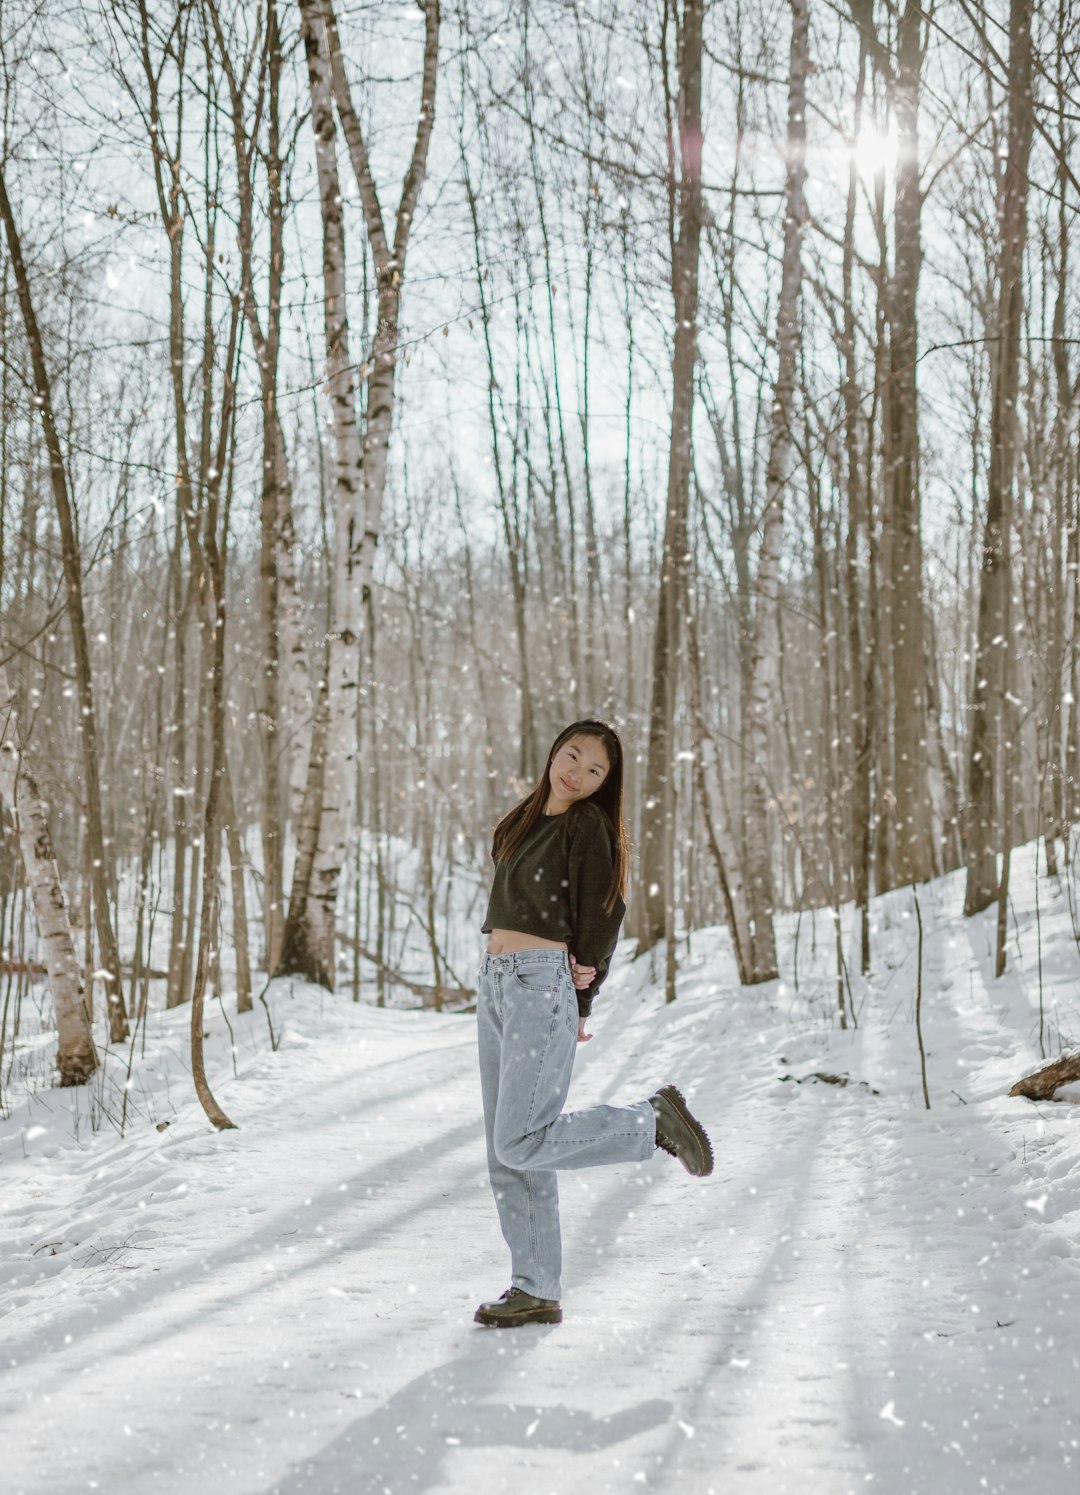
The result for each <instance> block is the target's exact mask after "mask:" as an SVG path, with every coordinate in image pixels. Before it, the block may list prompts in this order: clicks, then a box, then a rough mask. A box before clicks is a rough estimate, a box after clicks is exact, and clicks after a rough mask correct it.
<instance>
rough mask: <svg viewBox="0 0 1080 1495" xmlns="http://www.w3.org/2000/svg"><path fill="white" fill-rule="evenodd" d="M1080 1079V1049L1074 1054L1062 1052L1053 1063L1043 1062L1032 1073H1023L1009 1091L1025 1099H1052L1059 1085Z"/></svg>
mask: <svg viewBox="0 0 1080 1495" xmlns="http://www.w3.org/2000/svg"><path fill="white" fill-rule="evenodd" d="M1072 1080H1080V1049H1078V1050H1077V1052H1076V1053H1075V1054H1063V1055H1062V1057H1061V1058H1060V1059H1055V1060H1054V1062H1053V1064H1044V1065H1043V1067H1042V1068H1041V1069H1037V1070H1035V1072H1034V1073H1033V1074H1030V1075H1024V1076H1023V1077H1022V1078H1021V1079H1019V1080H1017V1082H1016V1084H1015V1085H1014V1086H1013V1087H1012V1089H1011V1090H1010V1091H1009V1094H1010V1095H1022V1096H1024V1097H1025V1098H1026V1099H1027V1100H1053V1098H1054V1091H1055V1090H1056V1089H1057V1088H1058V1086H1059V1085H1068V1084H1069V1083H1070V1081H1072Z"/></svg>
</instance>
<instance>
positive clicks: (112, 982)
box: [0, 166, 128, 1043]
mask: <svg viewBox="0 0 1080 1495" xmlns="http://www.w3.org/2000/svg"><path fill="white" fill-rule="evenodd" d="M0 219H2V220H3V223H4V229H5V232H6V235H7V241H8V251H9V253H10V256H11V269H12V273H13V275H14V277H15V289H16V292H17V294H18V299H19V308H20V310H21V312H22V319H23V326H24V328H25V331H26V342H27V346H28V348H29V350H30V361H31V366H32V369H33V378H34V405H35V406H36V408H37V411H38V413H39V415H40V416H41V423H42V427H43V429H44V433H45V449H46V452H47V453H48V458H49V477H50V480H51V485H52V492H53V500H54V503H55V506H56V517H57V522H58V524H59V527H60V543H61V551H62V555H63V566H64V581H65V584H66V590H67V614H68V622H69V625H70V627H71V641H72V646H73V653H74V656H75V680H76V689H77V693H78V701H79V715H80V720H79V740H80V743H81V747H82V763H83V774H84V776H85V781H86V835H87V845H88V849H89V852H90V880H91V886H92V896H93V906H94V929H95V932H96V934H97V941H98V953H99V955H100V958H101V963H102V970H101V973H100V974H101V979H102V981H103V982H104V986H105V996H106V1002H107V1004H108V1011H109V1036H110V1038H111V1039H112V1042H113V1043H122V1042H123V1041H124V1040H125V1039H126V1038H127V1036H128V1025H127V1017H126V1015H125V1012H124V992H123V986H122V984H121V980H120V952H119V949H118V948H117V944H116V934H115V932H114V930H113V927H112V922H111V920H110V918H109V891H108V879H107V876H106V861H105V838H104V832H103V830H102V819H101V781H100V776H99V772H98V735H97V716H96V713H95V710H94V686H93V677H92V674H91V669H90V648H89V643H88V641H87V635H86V617H85V614H84V610H83V577H82V558H81V556H80V554H79V542H78V537H77V536H76V533H75V516H74V513H73V511H72V506H71V500H70V497H69V495H68V479H67V469H66V466H65V464H64V454H63V450H62V448H61V445H60V433H59V430H58V429H57V424H56V418H55V415H54V412H53V397H52V383H51V381H50V379H49V373H48V369H47V367H46V363H45V349H44V345H43V343H42V339H41V330H40V328H39V326H38V320H37V313H36V312H35V310H34V303H33V298H32V296H31V293H30V281H29V278H28V276H27V273H26V264H25V261H24V259H23V252H22V241H21V239H20V237H19V231H18V228H17V227H16V224H15V217H14V214H13V213H12V210H11V203H10V202H9V200H8V194H7V182H6V179H5V173H4V171H3V168H2V166H0Z"/></svg>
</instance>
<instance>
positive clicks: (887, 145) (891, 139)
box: [854, 125, 896, 181]
mask: <svg viewBox="0 0 1080 1495" xmlns="http://www.w3.org/2000/svg"><path fill="white" fill-rule="evenodd" d="M854 156H855V166H856V169H857V171H858V173H859V175H860V176H861V177H864V178H865V179H866V180H868V181H869V180H870V179H872V178H873V177H875V176H876V175H877V174H878V172H879V171H883V172H885V173H886V174H888V173H889V172H890V171H891V170H892V168H893V167H894V166H895V165H896V134H895V131H893V130H891V129H890V130H888V131H885V130H879V129H877V128H876V127H875V126H873V125H866V126H864V127H863V128H862V129H861V130H860V131H859V133H858V134H857V135H856V137H855V149H854Z"/></svg>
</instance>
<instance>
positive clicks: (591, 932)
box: [483, 800, 626, 1017]
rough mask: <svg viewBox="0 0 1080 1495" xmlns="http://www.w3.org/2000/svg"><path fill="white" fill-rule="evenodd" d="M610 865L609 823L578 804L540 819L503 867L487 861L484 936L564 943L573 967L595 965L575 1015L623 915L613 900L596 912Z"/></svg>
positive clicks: (600, 976)
mask: <svg viewBox="0 0 1080 1495" xmlns="http://www.w3.org/2000/svg"><path fill="white" fill-rule="evenodd" d="M491 854H492V859H494V856H495V852H494V848H493V849H492V853H491ZM614 860H615V849H614V833H613V831H612V827H611V822H610V821H609V820H608V817H607V816H606V815H605V813H604V811H603V810H602V809H601V808H600V806H599V805H595V804H591V803H590V802H589V801H588V800H582V801H581V802H580V803H579V804H576V805H571V807H570V809H569V810H566V811H565V812H564V813H563V814H562V815H541V816H540V818H539V819H538V820H537V822H536V824H535V825H534V826H533V828H532V830H531V831H530V832H529V834H528V836H527V837H526V838H525V841H524V842H523V844H522V845H521V846H519V847H518V849H517V851H515V852H514V854H513V856H512V857H511V858H510V859H509V861H506V862H496V863H495V878H494V881H493V882H492V885H491V897H490V898H489V899H488V908H487V914H486V916H485V918H484V924H483V931H484V933H485V934H487V933H488V932H489V931H490V930H492V929H515V930H518V931H519V932H520V933H521V934H535V935H539V936H540V937H541V938H542V939H545V940H564V941H565V942H566V945H567V947H568V949H569V950H570V952H571V954H572V955H573V956H574V958H575V959H576V960H577V961H578V963H579V964H580V965H586V966H595V967H596V977H595V979H594V981H593V983H592V985H591V986H590V987H588V988H587V989H586V990H585V991H579V992H578V994H577V1002H578V1013H579V1014H580V1015H581V1016H582V1017H584V1016H585V1014H586V1013H588V1012H589V1011H590V1010H591V1009H592V1000H593V997H594V996H595V995H596V992H597V990H598V989H599V987H600V985H601V983H602V982H603V980H604V977H605V976H606V975H607V973H608V964H609V962H610V960H611V956H612V954H613V952H614V950H615V943H616V941H617V940H618V938H619V926H620V925H621V924H622V921H623V915H624V914H625V913H626V905H625V904H624V903H623V901H622V899H621V898H620V899H618V901H617V902H616V904H615V908H614V910H613V911H612V912H611V913H610V914H609V913H608V912H607V910H606V909H605V908H604V900H605V899H606V898H607V895H608V889H609V888H610V887H611V870H612V867H613V866H614Z"/></svg>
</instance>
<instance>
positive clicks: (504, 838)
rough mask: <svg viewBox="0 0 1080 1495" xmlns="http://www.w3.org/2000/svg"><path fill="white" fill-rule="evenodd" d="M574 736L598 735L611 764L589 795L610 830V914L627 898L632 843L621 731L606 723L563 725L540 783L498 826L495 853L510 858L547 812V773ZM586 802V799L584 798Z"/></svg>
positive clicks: (607, 902)
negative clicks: (628, 835)
mask: <svg viewBox="0 0 1080 1495" xmlns="http://www.w3.org/2000/svg"><path fill="white" fill-rule="evenodd" d="M571 737H598V738H599V739H600V741H601V743H603V747H604V752H605V753H606V754H607V760H608V763H609V765H610V767H609V768H608V774H607V778H606V779H605V780H604V782H603V783H602V784H601V785H600V788H599V789H597V790H596V791H595V792H594V793H593V794H590V795H589V798H588V801H587V803H589V804H594V805H598V806H599V808H600V809H601V810H603V812H604V816H605V818H606V820H607V821H608V828H609V831H610V833H611V843H612V844H611V850H612V860H613V866H612V872H611V887H610V888H609V889H608V892H607V897H606V898H605V899H604V908H605V909H606V910H607V912H608V913H609V914H610V913H612V912H613V911H614V909H615V905H616V903H617V902H618V900H619V899H620V898H622V899H625V898H626V884H627V879H628V877H629V874H630V844H629V842H628V841H627V839H626V824H625V822H624V820H623V750H622V743H621V742H620V741H619V734H618V732H616V730H615V728H614V727H609V726H608V724H607V722H597V721H591V720H589V721H583V722H571V723H570V725H569V726H568V727H564V728H563V729H562V731H561V732H560V733H559V735H558V737H556V739H555V741H554V742H553V743H552V744H551V751H550V752H549V753H548V756H547V763H546V764H545V765H544V771H543V773H542V774H541V775H540V779H539V782H538V783H537V785H536V788H535V789H534V790H533V791H532V793H531V794H528V795H526V797H525V798H524V799H523V800H520V801H519V802H518V803H517V804H516V805H515V806H514V808H513V809H512V810H508V811H507V813H506V814H505V815H504V816H503V818H502V819H501V820H500V821H499V823H498V825H497V826H496V827H495V837H494V840H493V841H492V854H493V856H494V858H495V860H496V862H506V861H509V860H510V858H511V857H512V856H513V854H514V852H515V851H517V849H518V847H519V846H520V845H521V843H522V841H524V839H525V837H526V836H527V835H528V834H529V832H530V831H531V830H532V828H533V826H534V825H535V824H536V822H537V821H538V820H539V819H540V816H541V815H542V814H543V813H544V806H545V805H546V804H547V801H548V795H549V794H550V793H551V783H550V780H549V778H548V775H549V774H550V772H551V762H552V759H553V758H554V757H555V754H556V753H557V752H558V751H559V749H560V748H561V747H562V745H563V743H564V742H568V741H569V739H570V738H571ZM582 803H584V801H582ZM574 808H575V807H574V806H573V805H571V807H570V809H569V810H567V812H566V813H567V814H568V815H572V814H573V813H574Z"/></svg>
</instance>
